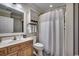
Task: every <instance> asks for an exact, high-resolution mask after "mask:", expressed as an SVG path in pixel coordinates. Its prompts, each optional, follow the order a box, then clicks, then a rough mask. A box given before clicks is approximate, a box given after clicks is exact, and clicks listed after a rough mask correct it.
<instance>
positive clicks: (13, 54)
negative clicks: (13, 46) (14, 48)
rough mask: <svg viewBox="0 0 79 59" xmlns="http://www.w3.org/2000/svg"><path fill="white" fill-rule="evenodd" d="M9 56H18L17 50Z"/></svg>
mask: <svg viewBox="0 0 79 59" xmlns="http://www.w3.org/2000/svg"><path fill="white" fill-rule="evenodd" d="M7 56H18V53H17V52H13V53H10V54H8V55H7Z"/></svg>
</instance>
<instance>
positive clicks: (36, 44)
mask: <svg viewBox="0 0 79 59" xmlns="http://www.w3.org/2000/svg"><path fill="white" fill-rule="evenodd" d="M34 46H37V47H43V46H44V45H43V44H41V43H35V44H34Z"/></svg>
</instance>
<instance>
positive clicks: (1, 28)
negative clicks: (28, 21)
mask: <svg viewBox="0 0 79 59" xmlns="http://www.w3.org/2000/svg"><path fill="white" fill-rule="evenodd" d="M23 25H24V13H23V12H20V11H18V10H15V9H12V8H10V7H6V6H3V5H1V4H0V34H1V33H21V32H24V26H23Z"/></svg>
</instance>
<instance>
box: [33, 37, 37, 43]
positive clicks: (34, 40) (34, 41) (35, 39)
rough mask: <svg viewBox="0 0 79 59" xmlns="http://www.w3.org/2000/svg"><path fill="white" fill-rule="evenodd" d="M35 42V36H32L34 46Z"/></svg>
mask: <svg viewBox="0 0 79 59" xmlns="http://www.w3.org/2000/svg"><path fill="white" fill-rule="evenodd" d="M36 41H37V36H33V44H35V43H36Z"/></svg>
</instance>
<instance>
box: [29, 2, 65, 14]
mask: <svg viewBox="0 0 79 59" xmlns="http://www.w3.org/2000/svg"><path fill="white" fill-rule="evenodd" d="M29 5H31V6H35V7H36V8H37V9H38V10H40V12H41V13H44V12H48V11H49V10H50V7H49V5H53V8H52V9H54V8H56V7H59V6H63V5H65V4H64V3H29Z"/></svg>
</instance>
